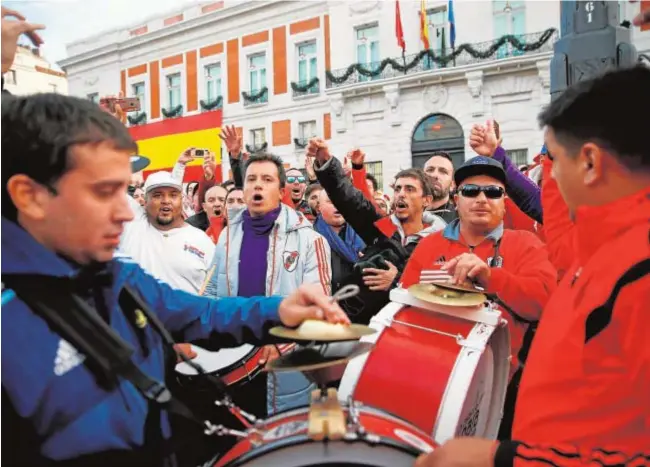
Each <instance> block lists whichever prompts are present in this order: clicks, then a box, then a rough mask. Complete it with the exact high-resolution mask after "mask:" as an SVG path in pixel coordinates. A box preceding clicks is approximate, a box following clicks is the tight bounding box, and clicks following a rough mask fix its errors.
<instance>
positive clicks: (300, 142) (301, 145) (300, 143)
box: [293, 138, 307, 149]
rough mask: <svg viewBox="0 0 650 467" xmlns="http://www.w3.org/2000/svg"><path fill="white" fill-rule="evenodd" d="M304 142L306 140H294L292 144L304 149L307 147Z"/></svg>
mask: <svg viewBox="0 0 650 467" xmlns="http://www.w3.org/2000/svg"><path fill="white" fill-rule="evenodd" d="M303 141H305V142H304V143H303ZM306 141H307V140H306V139H304V138H294V139H293V144H295V145H296V147H298V148H300V149H305V148H306V147H307V143H306Z"/></svg>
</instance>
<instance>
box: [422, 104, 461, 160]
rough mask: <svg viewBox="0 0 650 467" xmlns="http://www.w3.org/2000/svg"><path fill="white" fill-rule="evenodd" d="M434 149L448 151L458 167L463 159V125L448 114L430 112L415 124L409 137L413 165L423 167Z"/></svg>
mask: <svg viewBox="0 0 650 467" xmlns="http://www.w3.org/2000/svg"><path fill="white" fill-rule="evenodd" d="M436 151H446V152H448V153H449V154H450V155H451V156H452V159H453V161H454V167H458V166H459V165H460V164H462V163H463V161H464V160H465V140H464V135H463V127H462V126H460V123H458V121H457V120H456V119H455V118H453V117H450V116H449V115H445V114H432V115H429V116H427V117H425V118H423V119H422V120H420V122H419V123H418V124H417V125H416V127H415V131H414V132H413V137H412V138H411V156H412V164H413V167H423V166H424V163H425V162H426V161H427V159H429V157H431V155H432V154H433V153H434V152H436Z"/></svg>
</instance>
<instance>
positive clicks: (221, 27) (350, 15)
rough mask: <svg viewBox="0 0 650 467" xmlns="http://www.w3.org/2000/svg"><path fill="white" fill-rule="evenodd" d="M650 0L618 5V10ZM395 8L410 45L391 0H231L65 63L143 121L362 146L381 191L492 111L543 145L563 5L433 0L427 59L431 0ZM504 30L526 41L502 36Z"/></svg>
mask: <svg viewBox="0 0 650 467" xmlns="http://www.w3.org/2000/svg"><path fill="white" fill-rule="evenodd" d="M647 3H648V2H641V5H640V4H638V3H637V4H628V2H620V6H619V5H618V4H617V3H616V2H612V4H613V5H616V6H618V8H619V15H620V19H621V20H624V19H630V18H631V17H632V16H633V15H634V14H635V13H636V12H638V10H639V8H640V7H642V8H645V7H647V5H646V4H647ZM399 4H400V13H401V21H402V26H403V31H404V40H405V43H406V51H405V53H404V55H403V54H402V50H401V49H400V47H399V46H398V43H397V39H396V35H395V29H396V27H395V5H396V2H394V1H392V0H384V1H382V0H363V1H340V0H330V1H325V0H314V1H285V0H271V1H266V2H257V1H246V0H244V1H234V0H226V1H219V2H213V3H198V4H196V5H194V6H191V7H189V8H186V9H184V10H183V11H173V12H169V13H168V14H165V15H160V16H157V17H155V18H151V19H150V20H149V21H146V22H145V23H142V24H137V25H133V26H132V27H129V28H125V29H120V30H115V31H111V32H108V33H102V34H101V35H98V36H96V37H91V38H87V39H85V40H83V41H80V42H77V43H74V44H70V45H69V46H68V54H69V58H67V59H66V60H64V61H63V62H62V63H61V66H62V67H63V68H64V69H65V70H66V72H67V74H68V82H69V88H70V93H71V94H73V95H76V96H82V97H87V98H89V99H93V100H95V99H98V98H99V97H100V96H103V95H111V94H115V93H116V92H117V91H119V90H122V91H123V92H124V93H125V95H127V96H138V97H140V99H141V102H142V108H143V112H142V113H141V114H138V115H131V119H130V121H131V122H132V123H133V124H147V123H152V122H157V121H159V120H161V119H167V118H184V117H186V116H191V115H194V114H198V113H201V112H206V111H210V110H211V109H215V108H221V109H222V112H223V124H224V125H231V124H232V125H235V126H236V127H237V128H238V129H239V130H240V131H241V132H242V134H243V138H244V142H245V144H246V145H247V148H248V149H249V151H254V150H257V149H260V148H266V149H267V150H268V151H271V152H273V153H275V154H278V155H280V156H281V157H282V158H283V159H284V160H285V162H286V163H287V164H288V165H290V166H297V167H302V166H303V165H304V146H305V144H306V142H307V140H308V139H309V138H310V137H312V136H320V137H323V138H325V139H327V140H329V141H330V145H331V147H332V149H333V153H334V154H336V155H337V156H339V157H342V156H343V155H345V153H346V152H347V151H349V150H350V149H352V148H355V147H361V148H362V149H363V150H364V151H365V152H366V154H367V157H366V161H367V165H368V171H369V172H371V173H373V174H375V175H376V176H377V178H378V179H379V180H380V182H381V183H382V184H383V186H384V189H386V188H387V187H388V186H389V184H390V182H391V180H392V177H393V176H394V174H395V173H397V171H399V170H400V169H402V168H406V167H410V166H421V165H422V164H423V163H424V161H425V160H426V158H427V157H428V155H429V154H431V152H432V151H434V150H438V149H443V150H447V151H449V152H450V153H451V154H452V155H453V156H454V159H455V162H456V163H457V164H458V163H460V162H462V160H464V159H465V157H466V155H467V156H470V155H471V151H470V150H469V147H468V145H467V138H468V134H469V131H470V129H471V126H472V125H473V124H475V123H481V122H484V121H485V120H486V119H489V118H494V119H496V120H497V121H498V122H499V124H500V128H501V132H502V136H503V139H504V146H505V147H506V148H507V149H508V150H509V151H511V156H512V157H513V158H514V159H515V160H516V161H517V162H518V163H525V162H526V161H528V160H530V159H532V157H534V155H535V154H536V153H537V152H538V150H539V148H540V146H541V144H542V133H541V131H540V130H539V128H538V125H537V122H536V117H537V114H538V112H539V111H540V110H541V108H542V107H543V106H544V105H545V104H546V103H548V102H549V100H550V96H549V86H550V75H549V61H550V58H551V55H552V50H553V43H554V41H555V40H556V39H557V37H558V31H557V30H559V27H560V5H559V1H557V0H551V1H529V2H524V1H504V0H492V1H453V2H449V1H447V0H427V1H426V2H425V14H426V24H427V30H428V35H429V45H430V49H431V51H432V53H431V54H428V55H424V56H419V55H422V54H421V51H422V50H423V45H422V41H421V40H420V18H421V2H419V1H413V0H401V1H400V2H399ZM450 5H453V9H454V11H453V13H454V14H453V16H454V21H453V23H454V27H455V47H452V44H451V30H450V21H449V17H450V15H449V11H448V8H449V7H450ZM508 34H511V35H515V37H516V38H517V39H518V40H519V41H520V42H519V44H511V43H496V41H497V40H498V39H499V38H501V37H502V36H505V35H508ZM633 41H634V43H635V45H636V46H637V48H638V49H639V51H641V52H648V51H649V50H650V32H648V31H638V30H636V31H634V38H633ZM463 44H466V45H463ZM461 45H463V46H461ZM425 54H426V52H425ZM386 59H393V60H392V61H391V62H387V61H386ZM393 64H395V66H393ZM150 156H152V157H155V155H150ZM224 162H227V161H224ZM222 168H223V171H224V173H225V174H227V173H228V167H227V163H224V164H222Z"/></svg>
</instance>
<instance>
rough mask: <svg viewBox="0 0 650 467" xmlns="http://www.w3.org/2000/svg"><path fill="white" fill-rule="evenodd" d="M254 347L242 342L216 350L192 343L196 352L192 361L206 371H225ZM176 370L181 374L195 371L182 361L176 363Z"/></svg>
mask: <svg viewBox="0 0 650 467" xmlns="http://www.w3.org/2000/svg"><path fill="white" fill-rule="evenodd" d="M255 349H256V347H254V346H252V345H248V344H244V345H242V346H240V347H235V348H232V349H221V350H219V351H217V352H212V351H210V350H206V349H203V348H201V347H198V346H196V345H192V350H193V351H194V352H196V354H197V355H196V358H194V359H192V361H193V362H194V363H196V364H198V365H201V366H202V367H203V369H204V370H205V371H206V372H207V373H217V374H218V373H220V372H222V371H227V370H228V368H229V367H231V366H233V365H234V364H236V363H239V362H241V361H242V360H245V359H246V357H248V356H249V355H250V354H251V353H253V352H254V351H255ZM176 371H177V372H178V373H180V374H182V375H187V376H195V375H197V374H198V373H197V371H196V370H195V369H194V368H192V367H191V366H189V365H188V364H187V363H185V362H182V363H179V364H178V365H176Z"/></svg>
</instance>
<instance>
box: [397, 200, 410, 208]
mask: <svg viewBox="0 0 650 467" xmlns="http://www.w3.org/2000/svg"><path fill="white" fill-rule="evenodd" d="M407 207H408V205H407V204H406V203H405V202H404V201H397V202H396V203H395V208H396V209H406V208H407Z"/></svg>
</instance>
